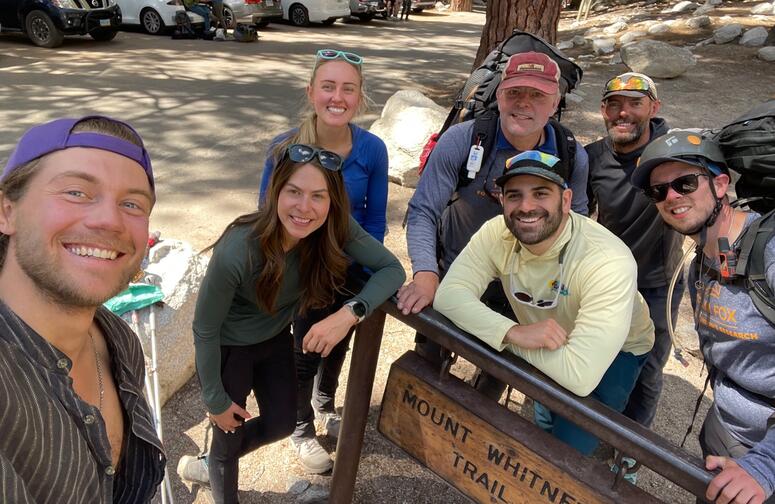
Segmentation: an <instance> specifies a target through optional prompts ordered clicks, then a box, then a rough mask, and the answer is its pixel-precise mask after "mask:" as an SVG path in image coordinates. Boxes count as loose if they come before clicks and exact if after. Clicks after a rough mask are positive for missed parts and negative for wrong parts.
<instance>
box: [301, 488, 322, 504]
mask: <svg viewBox="0 0 775 504" xmlns="http://www.w3.org/2000/svg"><path fill="white" fill-rule="evenodd" d="M328 494H329V491H328V489H327V488H324V487H322V486H320V485H312V486H310V487H309V488H307V489H306V490H305V491H304V492H303V493H302V494H301V495H299V496H298V497H297V498H296V502H297V504H327V503H328Z"/></svg>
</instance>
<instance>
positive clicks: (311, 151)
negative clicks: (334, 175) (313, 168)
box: [285, 144, 344, 172]
mask: <svg viewBox="0 0 775 504" xmlns="http://www.w3.org/2000/svg"><path fill="white" fill-rule="evenodd" d="M285 154H286V155H287V156H288V158H290V160H291V161H293V162H294V163H309V162H310V161H313V160H314V159H315V158H317V161H318V164H320V166H321V167H322V168H325V169H326V170H329V171H335V172H336V171H339V170H341V169H342V164H343V163H344V161H343V160H342V156H340V155H339V154H337V153H336V152H331V151H327V150H323V149H318V148H317V147H313V146H311V145H305V144H291V145H289V146H288V148H287V149H286V151H285Z"/></svg>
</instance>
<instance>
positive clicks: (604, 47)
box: [592, 38, 616, 56]
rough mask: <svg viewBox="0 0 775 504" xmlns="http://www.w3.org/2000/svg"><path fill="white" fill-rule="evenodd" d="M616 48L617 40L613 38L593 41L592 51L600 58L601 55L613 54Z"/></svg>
mask: <svg viewBox="0 0 775 504" xmlns="http://www.w3.org/2000/svg"><path fill="white" fill-rule="evenodd" d="M615 46H616V39H612V38H597V39H594V40H592V50H593V51H594V52H595V54H597V55H598V56H599V55H601V54H611V53H612V52H614V47H615Z"/></svg>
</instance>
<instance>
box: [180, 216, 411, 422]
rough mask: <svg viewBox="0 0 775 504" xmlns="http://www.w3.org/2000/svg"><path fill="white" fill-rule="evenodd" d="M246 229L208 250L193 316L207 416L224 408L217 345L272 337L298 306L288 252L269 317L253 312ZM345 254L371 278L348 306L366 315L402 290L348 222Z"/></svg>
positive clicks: (394, 271)
mask: <svg viewBox="0 0 775 504" xmlns="http://www.w3.org/2000/svg"><path fill="white" fill-rule="evenodd" d="M250 228H251V227H250V226H237V227H235V228H232V229H230V230H229V231H227V232H226V234H225V236H224V237H223V238H222V239H221V241H220V242H219V243H218V245H216V246H215V249H214V250H213V255H212V258H211V259H210V264H209V265H208V267H207V273H206V274H205V278H204V280H203V281H202V286H201V289H200V291H199V298H198V299H197V303H196V313H195V314H194V324H193V328H194V346H195V349H196V367H197V372H198V373H199V380H200V382H201V384H202V398H203V400H204V403H205V406H207V409H208V410H209V411H210V412H211V413H213V414H219V413H223V412H224V411H225V410H226V409H227V408H228V407H229V406H230V405H231V402H232V401H231V398H230V397H229V396H228V394H227V393H226V391H225V390H224V388H223V384H222V383H221V370H220V363H221V345H237V346H240V345H254V344H256V343H261V342H262V341H266V340H268V339H270V338H272V337H274V336H276V335H277V334H278V333H279V332H280V331H281V330H282V329H284V328H285V327H286V326H287V325H288V324H290V322H291V319H292V318H293V315H294V313H295V312H296V309H297V308H298V306H299V302H300V290H301V287H300V278H299V275H300V273H301V272H300V271H299V254H298V251H297V250H295V249H292V250H291V251H289V252H288V253H287V255H286V256H285V271H284V272H283V278H282V283H281V284H280V285H278V286H277V289H278V293H277V300H276V302H275V313H274V314H271V315H270V314H269V313H267V312H266V311H264V310H263V309H262V308H259V306H258V302H257V300H256V293H255V283H256V279H257V278H258V275H259V273H260V271H261V269H262V267H263V264H264V258H263V254H262V253H261V251H260V250H259V247H258V241H257V240H256V239H255V238H253V237H251V236H250V232H251V229H250ZM344 251H345V253H346V254H347V255H348V256H349V257H351V258H352V259H353V260H354V261H355V262H356V263H358V264H361V265H362V266H365V267H366V268H368V269H370V270H371V271H373V272H374V274H373V275H372V276H371V278H370V279H369V281H368V283H367V284H366V285H365V286H364V287H363V290H361V292H360V293H358V295H356V296H355V297H353V298H352V299H353V300H358V301H361V302H362V303H363V304H365V305H366V313H367V315H368V314H370V313H371V312H372V311H373V310H374V309H375V308H377V307H378V306H379V305H381V304H382V303H383V302H385V300H387V299H388V298H389V297H390V296H391V295H392V294H393V293H394V292H395V291H396V290H398V288H399V287H401V285H402V284H403V282H404V280H405V278H406V275H405V273H404V269H403V267H402V266H401V263H399V262H398V259H396V257H395V256H394V255H393V254H392V253H390V251H389V250H387V249H386V248H385V247H384V246H383V245H382V244H381V243H379V242H378V241H377V240H375V239H374V238H372V237H371V235H369V234H368V233H367V232H366V231H364V230H363V228H361V227H360V226H359V225H358V223H357V222H355V220H354V219H352V218H350V237H349V238H348V240H347V242H346V243H345V246H344Z"/></svg>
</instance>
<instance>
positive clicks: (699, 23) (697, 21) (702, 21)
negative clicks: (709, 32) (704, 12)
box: [685, 16, 710, 29]
mask: <svg viewBox="0 0 775 504" xmlns="http://www.w3.org/2000/svg"><path fill="white" fill-rule="evenodd" d="M685 24H686V26H688V27H689V28H694V29H697V28H705V27H706V26H710V16H695V17H690V18H689V19H687V20H686V21H685Z"/></svg>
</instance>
